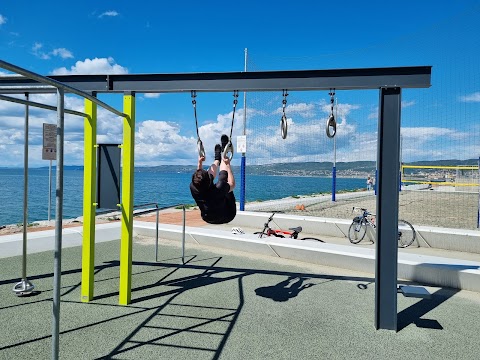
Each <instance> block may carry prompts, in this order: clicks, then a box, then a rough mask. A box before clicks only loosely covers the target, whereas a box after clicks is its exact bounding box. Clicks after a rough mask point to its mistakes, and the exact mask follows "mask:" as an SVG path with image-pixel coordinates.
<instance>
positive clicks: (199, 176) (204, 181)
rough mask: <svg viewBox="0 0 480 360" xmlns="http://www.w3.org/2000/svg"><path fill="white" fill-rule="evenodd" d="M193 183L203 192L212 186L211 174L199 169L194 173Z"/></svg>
mask: <svg viewBox="0 0 480 360" xmlns="http://www.w3.org/2000/svg"><path fill="white" fill-rule="evenodd" d="M192 183H193V185H194V186H195V187H196V188H197V190H198V191H199V192H203V191H205V190H207V189H208V188H209V187H210V175H209V174H208V171H205V170H203V169H198V170H197V171H195V172H194V173H193V175H192Z"/></svg>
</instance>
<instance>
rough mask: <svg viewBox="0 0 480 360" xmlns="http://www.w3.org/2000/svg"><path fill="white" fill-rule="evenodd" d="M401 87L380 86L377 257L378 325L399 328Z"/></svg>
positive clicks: (376, 305)
mask: <svg viewBox="0 0 480 360" xmlns="http://www.w3.org/2000/svg"><path fill="white" fill-rule="evenodd" d="M400 95H401V89H400V88H382V89H380V106H379V122H378V149H377V161H378V178H377V184H378V196H377V239H376V241H375V245H376V259H375V328H376V329H387V330H397V266H398V244H397V243H398V241H397V237H398V233H397V231H398V197H399V193H398V183H399V179H398V163H399V160H400V104H401V96H400Z"/></svg>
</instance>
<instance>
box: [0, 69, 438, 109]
mask: <svg viewBox="0 0 480 360" xmlns="http://www.w3.org/2000/svg"><path fill="white" fill-rule="evenodd" d="M3 64H5V62H3V61H0V67H3ZM10 66H12V65H10ZM12 71H13V70H12ZM15 71H16V70H15ZM431 71H432V67H431V66H410V67H387V68H365V69H337V70H294V71H256V72H255V71H254V72H224V73H183V74H109V75H106V74H103V75H55V76H48V79H49V80H50V83H49V84H51V85H53V86H58V84H59V83H61V84H64V85H65V91H66V92H69V91H71V92H73V93H76V94H78V91H79V90H81V91H84V92H90V93H91V92H97V93H112V92H113V93H124V92H139V93H168V92H190V91H192V90H195V91H197V92H231V91H234V90H238V91H276V90H282V89H288V90H289V91H308V90H328V91H329V90H331V89H336V90H367V89H379V88H386V87H399V88H426V87H430V86H431V84H430V78H431ZM19 73H20V72H19ZM21 74H22V73H21ZM28 74H29V75H31V73H30V72H28ZM22 75H23V74H22ZM28 77H30V76H28ZM32 79H33V80H35V79H34V78H31V77H30V79H28V78H22V77H18V76H10V77H9V76H4V77H0V93H9V92H13V93H24V92H26V91H28V92H30V93H51V92H54V91H55V89H53V88H52V89H49V88H46V87H45V86H42V85H39V84H37V83H36V82H35V81H33V80H32ZM81 96H85V95H83V94H82V95H81ZM90 100H91V99H90Z"/></svg>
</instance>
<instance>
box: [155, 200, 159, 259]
mask: <svg viewBox="0 0 480 360" xmlns="http://www.w3.org/2000/svg"><path fill="white" fill-rule="evenodd" d="M155 206H156V207H157V216H156V222H155V262H157V261H158V204H156V205H155Z"/></svg>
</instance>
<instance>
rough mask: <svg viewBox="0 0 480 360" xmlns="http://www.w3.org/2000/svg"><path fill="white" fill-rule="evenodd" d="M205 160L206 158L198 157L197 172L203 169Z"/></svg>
mask: <svg viewBox="0 0 480 360" xmlns="http://www.w3.org/2000/svg"><path fill="white" fill-rule="evenodd" d="M204 160H205V157H204V156H199V157H198V165H197V170H201V169H203V161H204Z"/></svg>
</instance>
